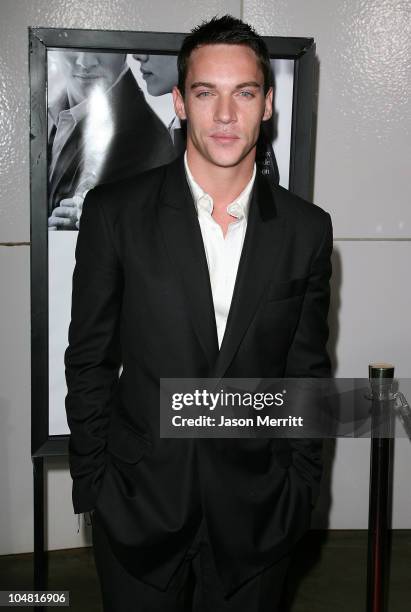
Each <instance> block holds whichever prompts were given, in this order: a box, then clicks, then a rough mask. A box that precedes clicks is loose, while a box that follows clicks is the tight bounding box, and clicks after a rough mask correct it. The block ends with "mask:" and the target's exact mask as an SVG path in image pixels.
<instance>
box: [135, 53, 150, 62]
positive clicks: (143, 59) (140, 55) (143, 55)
mask: <svg viewBox="0 0 411 612" xmlns="http://www.w3.org/2000/svg"><path fill="white" fill-rule="evenodd" d="M133 57H134V59H136V60H138V61H139V62H141V63H142V64H143V63H145V62H146V61H147V60H148V53H135V54H134V55H133Z"/></svg>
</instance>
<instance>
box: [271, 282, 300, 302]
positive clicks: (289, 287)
mask: <svg viewBox="0 0 411 612" xmlns="http://www.w3.org/2000/svg"><path fill="white" fill-rule="evenodd" d="M307 283H308V277H304V278H294V279H292V280H290V281H277V282H273V283H271V285H270V286H269V288H268V295H267V301H269V302H275V301H277V300H286V299H289V298H293V297H298V296H302V295H304V293H305V290H306V288H307Z"/></svg>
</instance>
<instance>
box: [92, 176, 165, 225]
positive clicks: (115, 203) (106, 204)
mask: <svg viewBox="0 0 411 612" xmlns="http://www.w3.org/2000/svg"><path fill="white" fill-rule="evenodd" d="M166 169H167V166H159V167H158V168H154V169H152V170H148V171H146V172H142V173H139V174H137V173H136V174H135V175H133V176H130V177H127V178H126V179H123V180H120V181H114V182H111V183H105V184H101V185H97V186H96V187H94V188H93V189H91V190H90V191H89V192H88V193H87V195H86V199H85V200H84V204H83V207H86V206H99V207H101V209H102V211H103V214H104V216H106V217H107V218H108V219H109V220H110V221H111V222H116V221H118V220H119V219H120V218H122V217H123V216H128V215H129V214H131V213H132V212H133V211H137V210H142V209H143V208H144V207H146V206H149V205H151V204H152V203H155V202H157V201H158V197H159V195H160V193H161V188H162V184H163V181H164V177H165V173H166Z"/></svg>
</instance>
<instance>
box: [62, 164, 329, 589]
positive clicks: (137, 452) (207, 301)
mask: <svg viewBox="0 0 411 612" xmlns="http://www.w3.org/2000/svg"><path fill="white" fill-rule="evenodd" d="M331 250H332V227H331V222H330V216H329V215H328V213H325V212H324V211H323V210H321V209H320V208H318V207H316V206H314V205H312V204H309V203H308V202H305V201H303V200H301V199H300V198H298V197H296V196H295V195H292V194H291V193H289V192H288V191H286V190H285V189H283V188H281V187H278V186H272V185H270V184H269V182H268V181H267V179H266V178H265V177H263V176H262V175H260V174H259V173H258V174H257V178H256V182H255V186H254V189H253V193H252V199H251V203H250V211H249V219H248V225H247V231H246V236H245V241H244V246H243V251H242V255H241V260H240V264H239V269H238V274H237V280H236V285H235V290H234V295H233V299H232V305H231V310H230V313H229V317H228V321H227V327H226V332H225V336H224V339H223V342H222V346H221V350H220V351H219V350H218V342H217V332H216V325H215V317H214V310H213V302H212V293H211V288H210V281H209V274H208V269H207V262H206V257H205V252H204V247H203V242H202V237H201V232H200V228H199V224H198V220H197V215H196V211H195V206H194V203H193V200H192V197H191V193H190V190H189V186H188V184H187V181H186V178H185V173H184V165H183V158H182V157H180V158H179V159H177V160H176V161H175V162H173V163H172V164H170V165H168V166H164V167H161V168H158V169H156V170H152V171H150V172H147V173H145V174H143V175H140V176H139V177H136V178H133V179H130V180H128V181H126V182H122V183H119V184H113V185H106V186H99V187H97V188H95V189H93V190H92V191H90V192H89V193H88V194H87V196H86V200H85V202H84V208H83V214H82V218H81V223H80V231H79V236H78V240H77V247H76V266H75V270H74V276H73V300H72V320H71V324H70V330H69V346H68V348H67V350H66V353H65V365H66V379H67V386H68V394H67V398H66V410H67V418H68V423H69V427H70V430H71V437H70V469H71V474H72V477H73V504H74V510H75V512H85V511H87V510H90V509H92V508H94V507H95V508H97V509H98V511H99V513H100V515H101V517H102V520H103V521H104V523H105V526H106V529H107V531H108V533H109V536H110V539H111V541H112V545H113V548H114V550H115V551H116V553H117V555H118V556H119V558H120V559H121V561H122V562H123V564H125V565H126V567H127V568H128V569H129V571H130V572H131V573H134V575H136V576H138V577H139V578H140V579H142V580H145V581H147V582H149V583H150V584H153V585H155V586H158V587H162V588H165V587H166V585H167V583H168V581H169V579H170V577H171V575H172V573H173V571H174V570H175V569H176V567H177V566H178V564H179V563H180V562H181V560H182V558H183V556H184V553H185V551H186V549H187V547H188V546H189V544H190V542H191V540H192V538H193V537H194V534H195V532H196V530H197V529H198V526H199V523H200V521H201V518H202V516H204V517H205V520H206V523H207V528H208V533H209V537H210V542H211V546H212V549H213V551H214V557H215V562H216V565H217V568H218V571H219V573H220V575H221V578H222V581H223V584H224V588H225V591H226V592H227V593H229V592H232V591H233V590H234V589H235V588H237V587H238V586H239V585H240V584H241V583H243V582H244V581H245V580H246V579H248V578H250V577H251V576H252V575H255V574H257V573H258V572H259V571H261V569H262V568H264V567H266V566H268V565H270V564H271V563H273V562H275V561H276V560H277V559H279V558H280V557H281V556H282V555H284V554H285V553H287V552H288V551H290V549H291V548H292V546H293V545H294V543H295V542H296V541H297V540H298V539H299V538H300V537H301V535H302V534H303V533H304V532H305V531H306V530H307V528H308V527H309V523H310V511H311V507H312V504H313V502H314V501H315V498H316V495H317V491H318V486H319V480H320V476H321V443H320V442H319V441H312V440H291V439H289V440H286V439H281V440H280V439H166V438H160V437H159V379H160V378H161V377H164V378H166V377H168V378H173V377H186V378H197V377H200V378H201V377H207V376H213V377H224V376H225V377H233V378H236V377H239V378H240V377H273V378H279V377H283V376H284V377H307V376H308V377H317V376H318V377H327V376H329V374H330V363H329V358H328V356H327V352H326V341H327V337H328V328H327V311H328V305H329V277H330V274H331V264H330V255H331ZM121 363H122V364H123V370H122V373H121V376H120V379H118V370H119V366H120V364H121Z"/></svg>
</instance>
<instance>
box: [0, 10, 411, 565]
mask: <svg viewBox="0 0 411 612" xmlns="http://www.w3.org/2000/svg"><path fill="white" fill-rule="evenodd" d="M405 5H406V3H404V2H399V1H384V0H379V1H374V0H362V1H361V2H359V1H356V0H346V1H339V0H327V1H326V0H312V1H311V2H305V1H304V0H275V1H273V0H253V1H249V0H244V1H243V2H241V1H240V0H238V1H235V0H231V1H227V0H226V1H224V2H222V1H221V2H218V1H217V0H214V1H213V0H207V2H205V1H204V0H193V1H187V2H184V1H182V0H177V1H176V0H174V2H173V10H172V11H171V10H170V2H169V1H167V0H151V1H147V0H139V2H135V1H134V0H112V1H110V2H101V0H82V1H80V0H36V1H31V0H2V1H1V3H0V108H1V112H0V175H1V181H0V243H1V244H0V283H1V296H2V300H1V304H2V316H1V322H0V330H1V349H0V366H1V367H0V418H1V422H0V491H1V494H0V516H1V519H0V554H10V553H14V552H27V551H31V550H32V549H33V535H32V499H33V497H32V465H31V459H30V352H29V351H30V322H29V316H30V305H29V263H30V262H29V246H28V245H24V244H20V245H16V246H6V245H5V244H4V243H10V242H11V243H21V242H28V241H29V239H30V226H29V219H30V215H29V210H30V208H29V207H30V201H29V158H28V153H29V106H28V105H29V92H28V66H27V55H28V50H27V38H28V35H27V27H28V26H35V25H37V26H43V27H72V28H75V27H81V28H97V29H102V28H107V29H129V30H163V31H179V32H181V31H188V30H189V29H190V28H191V27H192V26H193V25H195V24H196V23H198V22H199V21H200V20H202V19H204V18H207V17H209V16H211V15H213V14H216V13H222V12H231V13H232V14H234V15H237V16H243V17H244V18H245V19H246V20H248V21H250V22H251V23H252V24H254V25H255V26H256V28H257V29H258V30H259V31H260V32H261V33H262V34H266V35H283V36H313V37H314V38H315V40H316V43H317V54H318V57H319V97H318V125H317V143H316V159H315V188H314V201H315V202H316V203H318V204H319V205H320V206H323V207H324V208H326V209H327V210H329V211H330V212H331V214H332V217H333V220H334V227H335V236H336V238H337V240H336V243H335V255H334V264H335V265H334V268H335V276H334V279H333V286H334V292H333V308H332V313H331V317H330V321H331V324H332V334H331V341H330V348H331V352H332V354H333V356H334V362H335V365H336V367H337V369H336V372H337V374H338V375H340V376H358V377H365V376H366V375H367V364H368V363H369V362H370V361H372V360H391V361H393V362H394V363H395V364H396V365H397V373H398V375H399V376H403V377H406V376H410V362H411V357H410V353H411V351H410V349H409V346H410V344H411V334H410V332H409V329H410V325H409V320H408V319H409V312H410V306H411V288H410V283H409V282H408V276H409V274H407V273H408V268H409V266H408V262H409V261H410V256H411V242H410V241H407V240H406V238H407V237H408V238H409V237H410V236H411V209H410V208H409V206H406V199H405V198H406V183H405V181H406V173H405V161H406V160H407V154H408V159H409V148H407V142H406V139H407V137H408V132H407V128H408V130H409V107H408V108H407V107H406V85H407V83H406V71H405V62H406V57H407V56H406V45H407V38H406V32H405V28H406V24H407V19H406V15H405V14H404V13H405ZM407 113H408V115H407ZM407 120H408V123H407ZM381 237H389V238H392V239H393V240H392V241H386V242H383V241H381ZM342 239H344V240H342ZM378 269H382V270H383V271H384V273H383V274H380V273H377V270H378ZM368 448H369V444H368V442H367V441H361V442H360V441H352V440H344V441H339V442H338V444H337V447H336V449H335V450H334V451H333V449H330V455H334V461H333V462H332V463H331V464H330V465H332V471H331V475H330V476H332V480H331V482H332V484H331V490H330V491H329V490H328V488H327V486H326V485H325V486H324V495H323V498H322V500H321V504H320V507H319V512H318V513H317V519H316V520H317V523H318V524H322V519H321V515H322V512H321V511H324V509H327V508H329V507H330V508H331V513H330V526H331V527H336V528H344V527H347V528H349V527H352V528H355V527H366V513H367V504H368V499H367V494H368V470H369V467H368ZM410 459H411V452H410V449H409V444H406V443H404V442H401V441H400V442H397V453H396V471H395V500H394V501H395V504H394V526H395V527H402V528H411V523H410V513H409V507H410V501H411V499H410V498H411V494H410V487H409V477H408V469H407V467H408V463H409V461H410ZM401 485H402V486H401ZM47 499H48V502H47V504H48V513H47V514H48V548H50V549H57V548H66V547H75V546H80V545H82V544H87V543H89V542H90V534H89V533H88V532H87V531H84V530H81V532H80V533H79V534H77V522H76V517H75V516H74V514H73V511H72V507H71V480H70V475H69V472H68V468H67V461H66V460H53V461H51V460H50V461H49V470H48V498H47Z"/></svg>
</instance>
